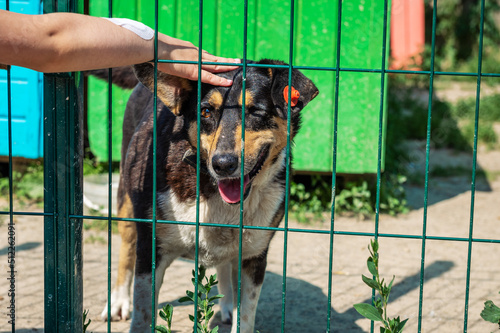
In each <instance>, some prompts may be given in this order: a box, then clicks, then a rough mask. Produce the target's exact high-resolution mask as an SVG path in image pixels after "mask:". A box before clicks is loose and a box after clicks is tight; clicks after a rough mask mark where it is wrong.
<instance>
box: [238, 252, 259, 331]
mask: <svg viewBox="0 0 500 333" xmlns="http://www.w3.org/2000/svg"><path fill="white" fill-rule="evenodd" d="M266 252H267V251H266ZM266 265H267V260H266V253H264V254H263V255H262V256H259V257H255V258H252V259H246V260H243V263H242V268H241V300H240V301H241V304H240V315H241V318H240V332H241V333H254V326H255V314H256V312H257V303H258V302H259V296H260V291H261V289H262V283H263V282H264V275H265V272H266ZM232 276H233V279H232V281H233V296H234V299H236V298H237V297H238V296H237V290H238V264H237V263H234V262H233V264H232ZM235 304H236V301H235ZM237 316H238V311H237V308H236V307H235V308H234V309H233V325H232V327H231V333H236V332H237V324H238V321H237V318H238V317H237Z"/></svg>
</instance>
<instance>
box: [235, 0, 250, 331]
mask: <svg viewBox="0 0 500 333" xmlns="http://www.w3.org/2000/svg"><path fill="white" fill-rule="evenodd" d="M247 37H248V0H245V1H244V3H243V74H242V80H241V167H240V174H241V177H240V223H239V228H238V288H237V295H236V300H237V302H236V303H237V308H236V317H237V322H236V323H237V324H236V328H237V330H236V332H237V333H239V332H240V323H241V265H242V256H243V218H244V214H243V213H244V212H243V206H244V196H245V194H244V192H245V182H244V178H245V177H244V176H245V106H246V105H245V101H246V82H247V46H248V43H247V42H248V41H247Z"/></svg>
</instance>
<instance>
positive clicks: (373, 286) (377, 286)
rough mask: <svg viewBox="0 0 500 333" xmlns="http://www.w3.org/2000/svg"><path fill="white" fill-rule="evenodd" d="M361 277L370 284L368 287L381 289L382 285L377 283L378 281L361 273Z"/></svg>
mask: <svg viewBox="0 0 500 333" xmlns="http://www.w3.org/2000/svg"><path fill="white" fill-rule="evenodd" d="M361 278H362V279H363V282H364V283H366V284H367V285H368V287H370V288H372V289H375V290H380V286H379V284H378V283H377V281H375V280H373V279H370V278H368V277H366V276H364V275H361Z"/></svg>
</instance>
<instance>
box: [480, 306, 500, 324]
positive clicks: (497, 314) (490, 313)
mask: <svg viewBox="0 0 500 333" xmlns="http://www.w3.org/2000/svg"><path fill="white" fill-rule="evenodd" d="M481 318H483V319H484V320H486V321H489V322H490V323H495V324H498V323H499V321H500V308H499V307H498V306H496V305H495V304H494V303H493V302H492V301H486V302H484V309H483V311H481Z"/></svg>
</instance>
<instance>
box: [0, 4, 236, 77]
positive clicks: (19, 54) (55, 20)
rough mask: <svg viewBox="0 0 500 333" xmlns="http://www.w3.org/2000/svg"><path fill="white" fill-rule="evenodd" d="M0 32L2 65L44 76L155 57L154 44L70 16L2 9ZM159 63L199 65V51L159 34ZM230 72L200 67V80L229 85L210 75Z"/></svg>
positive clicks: (194, 73) (191, 68)
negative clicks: (34, 13) (166, 61)
mask: <svg viewBox="0 0 500 333" xmlns="http://www.w3.org/2000/svg"><path fill="white" fill-rule="evenodd" d="M0 31H2V34H0V63H3V64H8V65H16V66H22V67H27V68H31V69H34V70H37V71H40V72H45V73H51V72H71V71H83V70H91V69H100V68H108V67H119V66H127V65H132V64H138V63H142V62H147V61H151V60H152V59H153V58H154V39H150V40H145V39H143V38H141V37H139V36H138V35H136V34H135V33H133V32H132V31H129V30H128V29H125V28H122V27H120V26H118V25H116V24H114V23H112V22H110V21H108V20H104V19H102V18H98V17H92V16H86V15H80V14H74V13H52V14H45V15H25V14H18V13H13V12H8V11H4V10H0ZM158 59H170V60H190V61H197V60H198V48H197V47H195V46H194V45H193V44H191V43H189V42H186V41H182V40H179V39H176V38H173V37H170V36H167V35H164V34H161V33H158ZM202 61H205V62H206V61H208V62H223V63H234V62H237V61H236V60H234V59H228V58H221V57H216V56H213V55H211V54H208V53H206V52H203V53H202ZM234 68H236V67H234V66H222V65H221V66H211V65H202V74H201V80H202V81H203V82H206V83H211V84H215V85H224V86H227V85H230V84H231V82H230V81H229V80H226V79H224V78H221V77H219V76H216V75H214V74H213V73H218V72H224V71H228V70H231V69H234ZM158 69H159V70H161V71H164V72H166V73H169V74H172V75H176V76H181V77H185V78H188V79H191V80H196V79H197V78H198V67H197V65H190V64H174V63H159V64H158Z"/></svg>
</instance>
